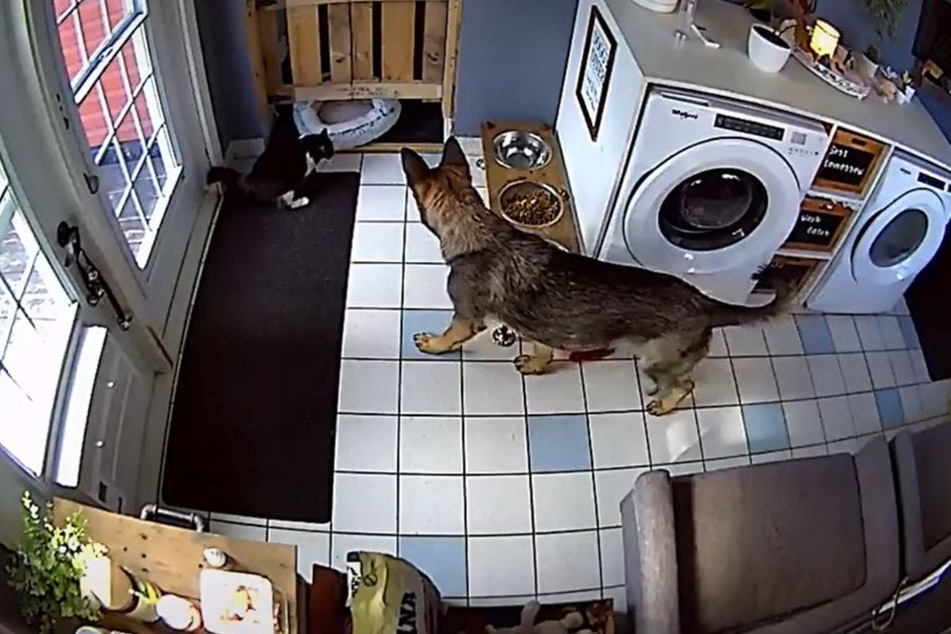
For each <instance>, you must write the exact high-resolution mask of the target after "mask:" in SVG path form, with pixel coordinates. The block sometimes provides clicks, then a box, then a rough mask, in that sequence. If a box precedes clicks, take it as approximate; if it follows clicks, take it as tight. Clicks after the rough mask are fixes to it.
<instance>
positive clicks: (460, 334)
mask: <svg viewBox="0 0 951 634" xmlns="http://www.w3.org/2000/svg"><path fill="white" fill-rule="evenodd" d="M483 330H485V323H484V322H483V321H482V320H481V319H480V320H474V319H467V318H465V317H460V316H459V315H458V314H455V315H453V316H452V321H451V322H450V323H449V327H448V328H446V330H445V331H443V333H442V334H441V335H434V334H430V333H428V332H419V333H416V334H415V335H413V341H414V342H415V343H416V347H417V348H418V349H419V351H420V352H425V353H426V354H446V353H447V352H454V351H456V350H458V349H459V348H461V347H462V344H464V343H465V342H467V341H469V340H470V339H472V338H473V337H475V336H476V335H477V334H479V333H480V332H482V331H483Z"/></svg>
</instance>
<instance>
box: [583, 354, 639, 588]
mask: <svg viewBox="0 0 951 634" xmlns="http://www.w3.org/2000/svg"><path fill="white" fill-rule="evenodd" d="M578 374H579V378H580V380H581V400H582V402H583V403H584V422H585V435H586V436H587V438H588V460H589V465H590V469H589V472H590V474H591V495H592V496H593V498H594V499H593V500H592V501H593V502H594V526H595V530H596V531H597V532H596V533H595V540H596V542H595V543H596V544H597V547H598V579H599V585H600V588H599V592H601V593H602V594H604V552H603V546H602V545H601V528H602V527H601V513H600V510H599V506H598V482H597V478H596V477H595V470H594V441H593V440H592V438H591V415H590V413H589V412H588V390H587V388H586V386H585V380H584V364H583V363H582V364H579V365H578ZM637 387H638V389H639V388H640V386H639V385H638V386H637Z"/></svg>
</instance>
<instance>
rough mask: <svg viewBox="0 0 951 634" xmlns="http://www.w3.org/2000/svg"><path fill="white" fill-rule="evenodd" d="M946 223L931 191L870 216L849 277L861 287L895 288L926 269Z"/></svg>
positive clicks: (913, 194)
mask: <svg viewBox="0 0 951 634" xmlns="http://www.w3.org/2000/svg"><path fill="white" fill-rule="evenodd" d="M947 222H948V216H947V212H946V211H945V209H944V205H943V204H942V202H941V198H940V197H939V196H938V195H937V194H936V193H934V192H933V191H930V190H927V189H916V190H913V191H910V192H908V193H906V194H904V195H902V196H901V197H899V198H898V199H897V200H895V201H894V202H892V203H891V204H890V205H888V206H887V207H885V208H884V209H882V210H881V211H880V212H878V213H877V214H875V215H873V216H872V217H871V218H870V219H869V220H867V221H866V222H865V225H864V226H863V227H862V228H861V229H860V231H861V233H859V234H858V238H857V239H856V241H855V247H854V249H853V250H852V276H853V277H854V278H855V281H856V282H858V283H860V284H879V285H884V284H894V283H895V282H900V281H902V280H905V279H908V278H909V277H911V276H913V275H915V274H916V273H918V272H919V271H920V270H921V269H923V268H924V267H925V265H926V264H928V262H930V261H931V258H933V257H934V255H935V253H937V252H938V248H939V247H940V246H941V240H942V239H943V238H944V228H945V225H946V224H947Z"/></svg>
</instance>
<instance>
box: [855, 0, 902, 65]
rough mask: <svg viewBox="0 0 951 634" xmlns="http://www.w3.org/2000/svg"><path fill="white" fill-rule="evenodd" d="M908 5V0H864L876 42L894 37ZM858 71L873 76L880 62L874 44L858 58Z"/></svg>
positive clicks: (879, 56)
mask: <svg viewBox="0 0 951 634" xmlns="http://www.w3.org/2000/svg"><path fill="white" fill-rule="evenodd" d="M907 6H908V0H865V10H866V11H868V14H869V15H870V16H871V17H872V21H873V22H874V23H875V34H876V35H877V36H878V42H879V43H882V42H884V41H885V39H886V38H888V39H891V38H893V37H895V32H896V31H897V30H898V25H899V24H901V18H902V14H903V13H904V11H905V8H906V7H907ZM858 61H859V67H858V68H857V69H856V70H858V71H859V73H861V74H863V75H866V76H867V77H874V76H875V73H876V72H877V71H878V66H879V64H880V63H881V55H880V53H879V50H878V47H877V46H876V45H872V46H869V47H868V49H866V51H865V55H864V57H861V58H859V60H858Z"/></svg>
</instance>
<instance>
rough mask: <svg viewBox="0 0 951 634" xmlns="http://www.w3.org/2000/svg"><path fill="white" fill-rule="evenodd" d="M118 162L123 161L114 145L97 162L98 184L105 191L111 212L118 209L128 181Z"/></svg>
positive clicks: (122, 166)
mask: <svg viewBox="0 0 951 634" xmlns="http://www.w3.org/2000/svg"><path fill="white" fill-rule="evenodd" d="M120 161H124V159H123V158H122V153H121V152H120V151H119V150H118V149H117V147H116V144H114V143H113V144H110V147H109V148H108V149H107V150H106V151H105V153H104V154H103V155H102V158H101V159H100V160H99V184H100V187H102V188H103V189H104V190H105V192H106V196H107V197H108V198H109V203H110V204H111V205H112V209H113V211H116V210H117V209H118V208H119V205H120V204H121V201H122V196H123V195H124V194H125V192H126V190H127V189H128V188H129V180H128V179H127V178H126V176H125V167H124V165H121V164H120Z"/></svg>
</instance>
